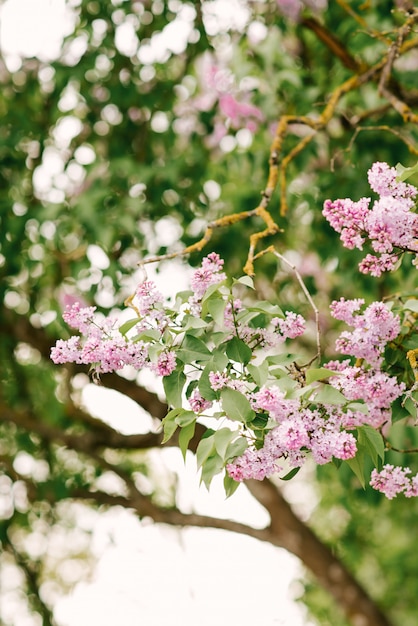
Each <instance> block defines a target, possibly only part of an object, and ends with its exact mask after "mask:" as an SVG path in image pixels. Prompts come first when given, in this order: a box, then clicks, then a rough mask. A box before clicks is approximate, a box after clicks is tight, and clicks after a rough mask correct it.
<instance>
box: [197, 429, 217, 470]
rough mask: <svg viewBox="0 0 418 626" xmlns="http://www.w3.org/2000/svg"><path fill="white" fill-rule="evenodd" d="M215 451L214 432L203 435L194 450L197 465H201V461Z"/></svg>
mask: <svg viewBox="0 0 418 626" xmlns="http://www.w3.org/2000/svg"><path fill="white" fill-rule="evenodd" d="M214 452H215V437H214V434H212V435H209V436H207V437H204V438H203V439H201V440H200V442H199V445H198V446H197V450H196V461H197V466H198V467H202V465H203V463H204V462H205V461H206V459H207V458H209V456H210V455H211V454H213V453H214Z"/></svg>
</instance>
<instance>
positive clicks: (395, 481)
mask: <svg viewBox="0 0 418 626" xmlns="http://www.w3.org/2000/svg"><path fill="white" fill-rule="evenodd" d="M409 474H411V470H410V469H409V467H399V466H393V465H389V464H387V465H384V466H383V469H382V470H381V471H380V472H378V471H377V470H376V469H374V470H373V471H372V475H371V480H370V485H371V486H372V487H373V488H374V489H376V490H377V491H380V492H381V493H383V494H385V496H386V497H387V498H388V499H389V500H392V498H395V497H396V496H397V495H398V494H400V493H403V494H404V495H405V496H406V497H407V498H412V497H413V496H418V474H416V475H415V476H412V477H410V476H409Z"/></svg>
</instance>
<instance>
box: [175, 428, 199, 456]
mask: <svg viewBox="0 0 418 626" xmlns="http://www.w3.org/2000/svg"><path fill="white" fill-rule="evenodd" d="M195 428H196V420H195V419H194V420H193V421H192V422H190V423H189V424H187V426H184V427H183V428H182V429H181V431H180V434H179V446H180V450H181V453H182V455H183V459H184V460H185V459H186V452H187V447H188V445H189V442H190V440H191V439H192V438H193V435H194V432H195Z"/></svg>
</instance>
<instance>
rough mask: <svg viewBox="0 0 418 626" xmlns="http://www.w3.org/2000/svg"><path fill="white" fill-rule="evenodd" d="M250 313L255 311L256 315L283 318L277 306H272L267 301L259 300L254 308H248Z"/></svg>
mask: <svg viewBox="0 0 418 626" xmlns="http://www.w3.org/2000/svg"><path fill="white" fill-rule="evenodd" d="M249 310H250V311H257V313H267V314H268V315H275V316H278V317H284V314H283V311H282V310H281V308H280V307H279V306H278V305H277V304H272V303H271V302H268V300H260V301H259V302H257V303H256V304H255V305H254V306H252V307H250V308H249Z"/></svg>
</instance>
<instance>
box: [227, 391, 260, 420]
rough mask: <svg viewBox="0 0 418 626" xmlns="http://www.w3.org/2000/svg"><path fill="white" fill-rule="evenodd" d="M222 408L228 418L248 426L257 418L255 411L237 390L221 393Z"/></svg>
mask: <svg viewBox="0 0 418 626" xmlns="http://www.w3.org/2000/svg"><path fill="white" fill-rule="evenodd" d="M221 400H222V408H223V410H224V411H225V413H226V415H227V417H229V419H231V420H236V421H239V422H242V423H243V424H246V423H247V422H251V420H252V419H254V417H255V411H253V409H252V408H251V405H250V403H249V401H248V400H247V398H246V397H245V396H244V395H243V394H242V393H240V392H239V391H236V390H235V389H229V388H226V389H222V391H221Z"/></svg>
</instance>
